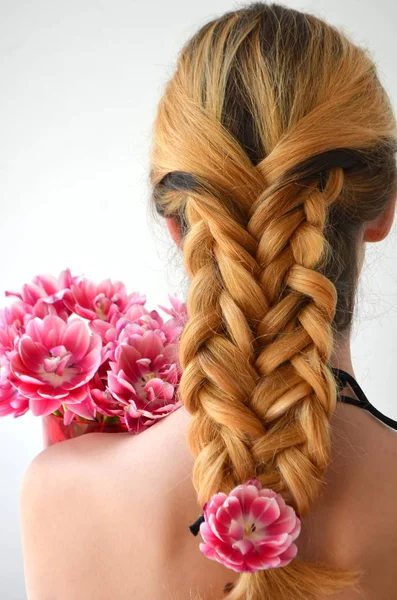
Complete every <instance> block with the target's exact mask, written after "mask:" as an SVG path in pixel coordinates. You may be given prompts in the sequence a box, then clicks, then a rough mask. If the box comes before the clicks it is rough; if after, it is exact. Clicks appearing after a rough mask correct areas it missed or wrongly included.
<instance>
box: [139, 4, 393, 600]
mask: <svg viewBox="0 0 397 600" xmlns="http://www.w3.org/2000/svg"><path fill="white" fill-rule="evenodd" d="M154 134H155V135H154V142H155V143H154V146H153V148H152V151H151V172H150V181H151V184H152V189H153V200H154V202H153V205H154V206H155V207H156V210H157V212H158V213H159V214H161V215H163V216H166V217H172V218H175V219H176V220H177V221H178V223H179V225H180V227H181V233H182V249H183V255H184V265H185V268H186V271H187V273H188V275H189V277H190V280H191V281H190V286H189V289H188V294H187V312H188V317H189V319H188V321H187V323H186V325H185V327H184V329H183V332H182V336H181V339H180V363H181V367H182V378H181V381H180V384H179V395H180V398H181V400H182V402H183V403H184V405H185V408H186V410H187V411H188V412H189V413H190V415H191V419H190V422H189V426H188V431H187V444H188V446H189V449H190V451H191V452H192V454H193V456H194V458H195V462H194V467H193V474H192V479H193V485H194V488H195V490H196V492H197V501H198V504H199V506H200V507H203V505H204V504H205V503H206V502H207V501H208V500H209V499H210V498H211V497H212V496H213V495H214V494H216V493H217V492H224V493H226V494H228V493H229V492H230V490H231V489H232V488H234V487H236V486H237V485H239V484H241V483H244V482H247V481H248V480H250V479H251V478H254V477H255V478H257V479H258V480H259V481H260V484H261V485H262V486H263V487H265V488H271V489H272V490H274V491H275V492H277V493H279V494H281V495H282V496H283V498H284V500H285V502H286V503H287V504H289V505H290V506H292V507H293V508H294V509H295V511H296V512H298V513H299V516H300V517H301V518H303V519H304V518H305V516H306V515H307V514H308V511H309V509H310V507H311V506H312V504H313V503H314V502H315V500H316V499H317V498H318V497H319V496H320V494H321V492H322V489H323V486H324V483H325V471H326V469H327V467H328V465H329V461H330V451H331V424H330V419H331V417H332V415H333V413H334V410H335V407H336V399H337V393H336V391H337V388H336V382H335V379H334V376H333V373H332V371H331V369H330V365H329V361H330V358H331V353H332V351H333V347H334V338H335V334H341V333H344V332H346V331H348V329H349V327H350V324H351V319H352V314H353V307H354V298H355V289H356V282H357V277H358V261H357V255H356V254H357V253H356V251H355V249H356V246H357V245H358V242H359V241H360V238H359V232H360V231H361V230H362V227H363V225H364V224H365V223H366V222H368V221H371V220H372V219H375V218H377V217H378V216H379V215H380V214H381V213H382V211H383V210H384V209H385V207H386V206H387V203H388V202H389V201H390V199H391V197H392V194H393V193H394V192H395V189H396V184H397V170H396V163H395V154H396V152H397V129H396V121H395V117H394V114H393V111H392V108H391V104H390V102H389V99H388V97H387V95H386V93H385V90H384V88H383V87H382V85H381V84H380V81H379V79H378V78H377V74H376V69H375V66H374V64H373V62H372V61H371V59H370V57H369V55H368V53H367V52H366V51H365V50H363V49H361V48H359V47H358V46H355V45H354V44H353V43H352V42H351V41H350V40H348V38H347V37H346V36H345V35H344V34H343V33H342V32H340V31H338V30H337V29H336V28H333V27H332V26H331V25H329V24H327V23H325V22H324V21H322V20H321V19H319V18H316V17H314V16H312V15H309V14H307V13H301V12H299V11H295V10H292V9H288V8H286V7H284V6H281V5H278V4H270V5H268V4H265V3H262V2H254V3H252V4H250V5H248V6H247V7H245V8H241V9H239V10H236V11H231V12H229V13H225V14H224V15H223V16H221V17H220V18H218V19H214V20H213V21H211V22H209V23H207V24H205V25H204V26H203V27H202V28H201V29H200V30H199V31H198V32H197V33H196V34H195V35H193V37H192V38H191V39H190V40H188V41H187V43H186V44H185V45H184V47H183V48H182V49H181V51H180V53H179V56H178V64H177V69H176V72H175V73H174V75H173V76H172V78H171V79H170V81H169V82H168V83H167V86H166V89H165V93H164V95H163V97H162V99H161V101H160V103H159V105H158V111H157V116H156V120H155V131H154ZM336 558H337V557H336ZM349 567H351V565H349ZM360 574H361V573H360V572H359V571H357V570H354V569H343V568H342V567H339V566H338V565H337V566H335V565H329V564H322V563H317V562H316V563H307V562H304V561H303V560H302V558H301V557H300V555H299V553H298V555H297V557H296V558H294V559H293V560H292V561H291V562H290V563H288V564H287V565H285V566H284V567H282V568H275V569H264V570H260V571H256V572H253V573H246V572H244V573H241V574H240V576H239V578H238V581H237V583H236V585H235V586H234V588H233V589H232V590H231V591H230V593H229V595H228V598H230V600H262V599H264V598H266V600H270V599H271V600H315V599H316V598H318V597H319V596H322V597H323V596H328V595H332V594H335V593H337V592H338V591H339V590H341V589H344V588H346V587H353V588H355V589H357V586H356V585H355V584H356V582H357V579H358V577H359V575H360ZM228 591H229V590H228Z"/></svg>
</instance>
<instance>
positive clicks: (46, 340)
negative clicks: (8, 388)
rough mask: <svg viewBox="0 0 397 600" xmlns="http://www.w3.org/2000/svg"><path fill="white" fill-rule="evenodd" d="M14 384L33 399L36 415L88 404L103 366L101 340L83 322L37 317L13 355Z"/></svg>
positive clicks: (33, 408)
mask: <svg viewBox="0 0 397 600" xmlns="http://www.w3.org/2000/svg"><path fill="white" fill-rule="evenodd" d="M9 360H10V370H11V376H10V381H11V383H12V384H13V385H14V386H15V387H16V388H17V389H18V391H19V393H20V394H21V395H22V396H25V397H26V398H28V399H29V406H30V408H31V410H32V412H33V414H34V415H48V414H50V413H52V412H54V411H55V410H57V409H58V408H59V407H60V406H61V404H65V405H66V406H68V405H72V404H77V403H81V402H84V401H86V399H87V396H89V391H88V385H87V384H88V382H89V380H90V379H91V378H92V377H93V376H94V374H95V372H96V371H97V369H98V367H99V365H100V363H101V339H100V337H99V336H97V335H95V334H90V332H89V330H88V328H87V326H86V324H85V323H84V322H83V321H81V320H77V319H75V320H70V321H69V322H65V321H63V319H61V318H60V317H58V316H55V315H49V316H46V317H44V319H39V318H38V317H35V318H33V319H32V320H31V321H29V323H28V324H27V326H26V333H25V334H24V335H22V336H21V337H20V338H19V339H17V341H16V343H15V350H13V351H12V352H10V353H9Z"/></svg>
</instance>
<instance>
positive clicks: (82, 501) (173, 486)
mask: <svg viewBox="0 0 397 600" xmlns="http://www.w3.org/2000/svg"><path fill="white" fill-rule="evenodd" d="M395 203H396V198H394V199H393V201H392V202H390V204H389V206H388V207H387V209H386V210H385V211H384V213H383V214H382V215H381V216H380V217H379V218H378V219H376V220H375V221H373V222H371V223H368V224H367V225H366V226H365V227H364V228H363V231H362V237H361V240H360V243H359V249H358V260H359V261H360V265H362V262H363V259H364V252H365V243H366V242H377V241H380V240H382V239H384V238H385V237H386V235H387V234H388V232H389V230H390V228H391V225H392V222H393V218H394V212H395ZM166 222H167V227H168V229H169V231H170V235H171V236H172V237H173V239H174V241H175V243H176V244H178V245H180V244H181V238H180V233H179V230H178V227H177V224H176V222H175V221H174V220H173V219H167V220H166ZM331 363H332V364H333V366H336V367H340V368H342V369H344V370H345V371H348V372H349V373H351V374H352V375H353V376H355V374H354V369H353V364H352V357H351V349H350V333H347V334H346V335H345V336H344V337H343V338H341V339H340V340H339V343H338V345H337V346H336V348H335V352H334V354H333V356H332V360H331ZM344 393H346V395H351V394H352V392H351V391H350V390H345V391H344ZM375 401H376V399H375ZM189 420H190V415H189V414H188V413H187V411H186V410H185V409H184V407H182V408H181V409H179V410H178V411H176V412H175V413H173V414H172V415H170V416H169V417H167V418H166V419H163V420H162V421H160V422H159V423H157V424H156V425H155V426H153V427H151V428H149V429H148V430H147V431H145V432H144V433H142V434H141V435H139V436H131V435H130V434H117V435H115V434H114V435H101V434H96V433H95V434H88V435H84V436H82V437H80V438H76V439H72V440H67V441H65V442H62V443H60V444H56V445H54V446H51V447H49V448H47V449H45V450H43V451H42V452H41V453H40V454H39V455H38V456H37V457H36V458H35V459H34V460H33V462H32V463H31V465H30V466H29V468H28V470H27V471H26V473H25V476H24V480H23V483H22V487H21V496H20V516H21V528H22V544H23V553H24V562H25V575H26V587H27V598H28V600H91V599H94V598H95V600H132V599H134V600H135V599H136V600H160V599H161V600H163V599H164V600H168V599H169V600H188V599H189V600H190V599H191V600H193V599H194V598H195V595H194V592H196V591H199V592H200V594H201V598H202V600H213V599H214V600H215V599H217V600H218V599H221V598H223V597H224V592H223V588H224V585H225V584H226V583H227V582H231V581H234V580H235V579H236V578H237V573H235V572H234V571H232V570H229V569H227V568H226V567H224V566H223V565H220V564H218V563H216V562H215V561H211V560H208V559H207V558H205V557H204V556H203V555H202V554H201V552H200V551H199V543H200V541H201V538H200V536H198V537H197V538H196V537H194V536H192V535H191V534H190V533H189V531H188V529H187V527H188V525H190V524H191V523H193V522H194V521H195V520H196V518H197V517H198V516H199V514H200V513H201V512H202V510H201V507H199V506H198V504H197V498H196V493H195V490H194V488H193V485H192V481H191V472H192V467H193V457H192V456H191V455H190V452H189V450H188V448H187V446H186V443H185V434H186V429H187V426H188V423H189ZM331 424H332V432H333V433H332V435H333V443H332V459H331V463H330V467H329V469H328V472H327V477H326V479H327V482H328V485H327V486H326V490H325V493H324V494H323V496H322V497H321V499H320V500H319V501H317V502H316V503H315V505H314V506H313V507H312V511H311V512H310V515H309V516H308V517H307V518H306V519H305V520H304V521H303V527H302V533H301V535H300V536H299V538H298V540H297V542H296V543H297V545H298V551H299V553H300V555H301V556H302V558H306V559H308V560H325V561H327V562H330V563H335V562H337V563H338V564H339V565H341V566H342V567H347V568H350V567H360V568H363V569H365V571H366V575H365V577H364V579H363V593H362V594H353V593H343V594H339V595H337V596H334V597H333V599H334V600H358V599H360V600H362V599H364V598H365V599H366V600H390V599H391V598H393V597H394V596H395V588H396V584H397V576H396V573H395V561H396V557H397V535H396V534H397V514H396V510H395V500H394V499H395V496H396V494H397V475H395V469H394V468H393V467H394V466H395V464H396V461H397V434H396V432H394V431H392V430H390V429H389V428H387V427H386V426H385V425H384V424H383V423H381V422H380V421H378V420H376V419H375V418H374V417H373V416H372V415H370V414H369V413H367V412H366V411H363V410H360V409H358V408H356V407H354V406H351V405H347V404H342V403H338V406H337V409H336V411H335V414H334V416H333V418H332V422H331ZM191 592H192V594H191ZM318 600H324V599H323V598H320V597H319V598H318Z"/></svg>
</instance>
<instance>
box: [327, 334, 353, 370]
mask: <svg viewBox="0 0 397 600" xmlns="http://www.w3.org/2000/svg"><path fill="white" fill-rule="evenodd" d="M329 362H330V364H331V365H332V366H333V367H336V368H337V369H342V370H343V371H346V372H347V373H349V374H350V375H352V376H353V377H354V378H356V376H355V373H354V369H353V363H352V357H351V348H350V331H348V332H347V333H344V334H341V335H339V336H338V337H337V339H335V343H334V350H333V353H332V355H331V358H330V360H329Z"/></svg>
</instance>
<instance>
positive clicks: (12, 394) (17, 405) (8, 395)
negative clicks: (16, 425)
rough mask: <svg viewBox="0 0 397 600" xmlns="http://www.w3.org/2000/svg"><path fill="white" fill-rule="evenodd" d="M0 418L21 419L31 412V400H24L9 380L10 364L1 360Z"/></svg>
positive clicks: (3, 359)
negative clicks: (11, 417) (10, 416)
mask: <svg viewBox="0 0 397 600" xmlns="http://www.w3.org/2000/svg"><path fill="white" fill-rule="evenodd" d="M0 365H1V366H0V417H5V416H7V415H12V416H13V417H21V416H22V415H24V414H25V413H26V412H27V411H28V410H29V400H27V398H23V397H22V396H21V395H20V394H19V393H18V390H17V389H16V388H15V387H14V386H13V385H11V383H10V380H9V374H10V370H9V363H8V361H7V360H6V359H5V358H4V357H3V358H2V359H0Z"/></svg>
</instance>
